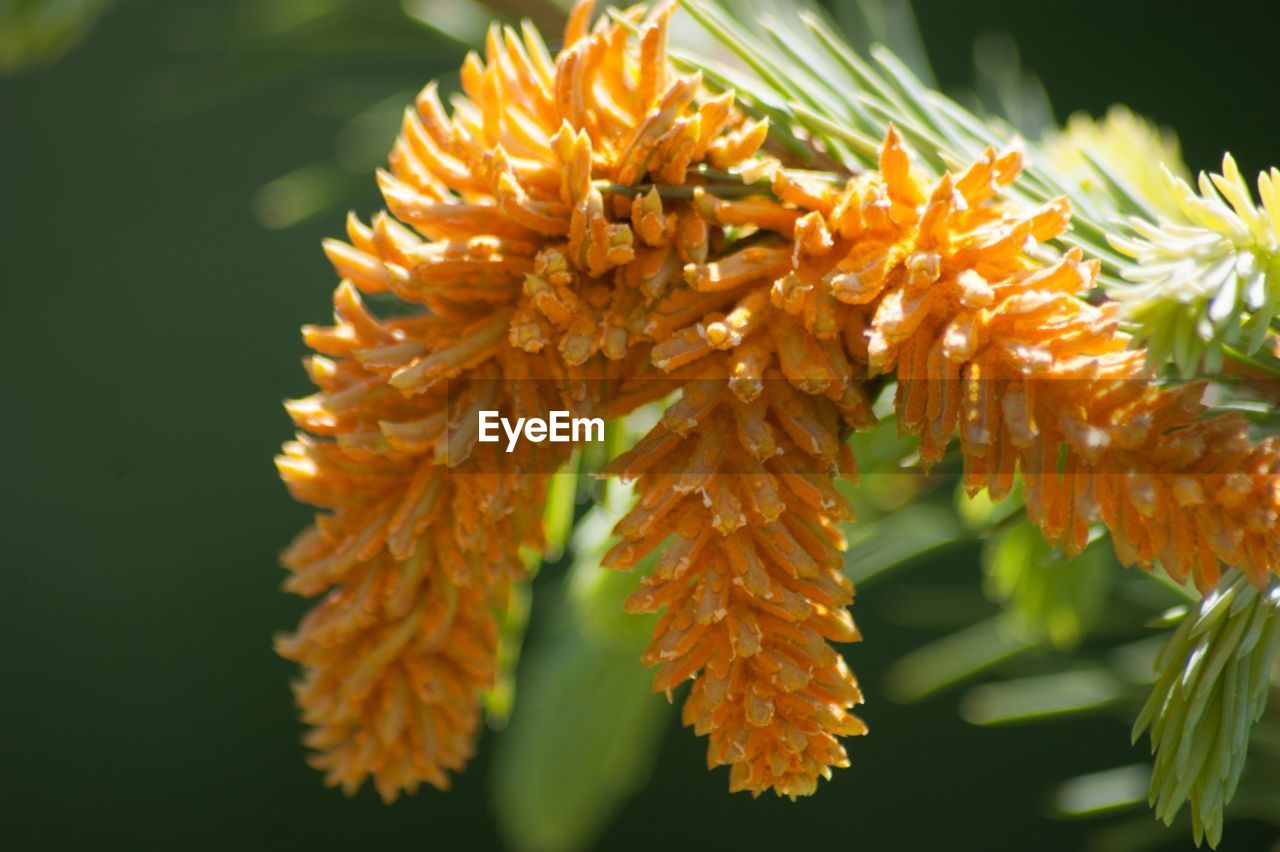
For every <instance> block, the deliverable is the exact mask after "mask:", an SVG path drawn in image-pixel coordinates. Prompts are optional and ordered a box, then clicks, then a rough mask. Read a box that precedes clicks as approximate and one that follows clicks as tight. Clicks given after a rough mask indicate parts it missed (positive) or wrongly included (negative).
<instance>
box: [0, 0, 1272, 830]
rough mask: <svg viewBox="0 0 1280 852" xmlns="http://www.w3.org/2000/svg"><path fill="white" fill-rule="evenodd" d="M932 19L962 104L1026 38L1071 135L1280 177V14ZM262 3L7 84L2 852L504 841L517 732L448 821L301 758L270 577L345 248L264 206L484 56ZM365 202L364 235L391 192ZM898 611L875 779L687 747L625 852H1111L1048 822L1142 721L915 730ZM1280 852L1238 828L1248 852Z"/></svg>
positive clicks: (106, 47) (926, 20)
mask: <svg viewBox="0 0 1280 852" xmlns="http://www.w3.org/2000/svg"><path fill="white" fill-rule="evenodd" d="M916 7H917V10H918V13H919V17H920V21H921V26H922V29H923V32H924V36H925V40H926V43H927V47H928V51H929V54H930V55H931V57H932V59H933V61H934V63H935V65H936V67H937V68H938V70H939V74H940V76H941V77H942V80H943V82H944V83H945V84H949V85H950V84H957V83H961V82H963V81H965V80H967V79H968V78H969V76H970V51H971V45H972V44H973V40H974V37H975V36H976V35H977V34H978V33H979V32H981V31H985V30H990V29H1000V30H1005V31H1007V32H1009V33H1011V34H1012V35H1014V37H1015V38H1016V39H1017V41H1018V43H1019V45H1020V46H1021V49H1022V54H1023V58H1024V61H1025V63H1026V64H1027V65H1028V66H1029V67H1031V68H1032V69H1034V70H1035V71H1036V72H1038V73H1039V74H1040V76H1041V77H1042V79H1043V80H1044V82H1045V85H1046V87H1047V88H1048V90H1049V92H1050V93H1051V94H1052V96H1053V99H1054V102H1055V105H1056V107H1057V110H1058V113H1059V115H1060V116H1062V115H1065V114H1066V113H1068V112H1070V111H1072V110H1075V109H1087V110H1091V111H1094V112H1098V111H1101V110H1103V109H1105V107H1106V106H1107V105H1108V104H1109V103H1111V102H1113V101H1123V102H1126V103H1128V104H1130V105H1131V106H1132V107H1134V108H1135V109H1137V110H1139V111H1141V112H1145V113H1148V114H1150V115H1152V116H1153V117H1155V118H1156V119H1157V120H1159V121H1161V122H1164V123H1167V124H1169V125H1171V126H1173V127H1176V128H1177V130H1178V131H1179V133H1180V134H1181V137H1182V140H1183V144H1184V151H1185V153H1186V155H1187V158H1188V161H1189V162H1190V163H1191V165H1192V166H1193V167H1194V168H1202V167H1212V166H1214V165H1216V161H1217V158H1218V157H1219V155H1220V152H1221V150H1222V149H1223V148H1224V147H1229V148H1231V149H1232V150H1233V151H1235V152H1236V154H1237V155H1238V158H1239V159H1240V162H1241V165H1242V167H1244V168H1245V170H1246V171H1250V170H1254V169H1257V168H1259V167H1261V166H1263V165H1269V164H1271V163H1273V162H1276V161H1280V144H1277V140H1278V139H1280V110H1277V104H1276V97H1275V92H1276V89H1275V84H1276V79H1277V78H1276V73H1275V68H1276V65H1275V63H1276V59H1277V57H1276V52H1275V44H1274V34H1275V31H1276V26H1277V24H1280V13H1277V12H1276V11H1274V5H1273V4H1270V3H1266V4H1264V3H1259V4H1256V5H1246V4H1237V3H1226V2H1217V3H1212V4H1190V3H1188V4H1184V5H1178V4H1166V3H1142V4H1138V3H1121V2H1115V0H1112V2H1076V3H1031V2H1025V0H1024V2H990V3H958V2H950V0H920V2H918V3H917V4H916ZM249 8H250V6H249V4H212V3H209V4H202V3H190V4H189V3H178V2H172V0H169V2H163V0H152V2H141V1H140V2H124V3H122V4H121V5H119V6H117V7H116V8H114V9H112V10H111V11H110V12H109V13H108V14H107V15H106V16H105V18H104V20H103V21H102V22H101V24H100V26H99V27H98V29H97V30H96V31H95V32H94V33H93V34H92V36H91V37H90V38H89V40H88V41H87V43H85V44H84V45H83V46H81V47H80V48H79V49H78V50H76V51H75V52H73V53H72V54H71V55H69V56H68V57H67V58H66V59H65V60H63V61H62V62H61V63H59V64H57V65H55V66H53V67H51V68H48V69H43V70H37V71H32V72H29V73H26V74H24V75H19V76H13V77H8V78H0V276H3V282H4V296H3V303H2V304H3V307H0V318H2V322H3V325H2V330H0V345H2V346H3V355H4V357H3V358H2V359H0V375H2V379H0V451H2V452H3V466H2V467H0V487H2V488H3V495H4V503H5V505H4V510H3V512H0V559H2V561H3V575H2V577H3V585H2V586H0V588H2V589H3V592H0V660H2V663H0V675H2V680H0V847H6V848H20V849H21V848H50V849H65V848H97V847H121V848H131V849H196V848H222V849H226V848H280V847H294V846H298V847H301V846H307V847H310V848H316V849H338V848H344V849H351V848H423V847H427V848H442V849H463V848H466V849H479V848H495V847H500V846H501V840H500V838H499V835H498V833H497V829H496V827H495V825H494V821H493V818H492V817H491V813H490V810H489V805H488V801H487V795H488V794H487V790H486V787H485V776H486V771H487V768H488V754H489V749H487V748H486V747H485V746H486V745H487V742H488V739H491V736H489V737H487V739H486V742H482V743H481V752H480V755H481V756H480V757H479V759H478V760H476V761H475V762H474V763H473V765H472V766H471V767H470V768H469V769H468V771H467V772H466V773H465V774H464V775H462V776H461V777H460V778H459V779H458V783H457V787H456V790H455V791H454V792H452V793H451V794H449V795H447V796H446V795H441V794H439V793H436V792H435V791H431V790H428V791H426V792H423V793H421V794H419V795H418V796H416V797H412V798H409V799H407V800H403V801H401V802H400V803H399V804H397V805H395V806H393V807H384V806H383V805H382V804H381V803H380V802H379V801H378V800H377V799H376V797H375V796H374V795H373V794H372V792H371V791H370V790H368V789H365V790H363V791H362V792H361V793H360V795H358V796H357V797H356V798H354V799H347V798H344V797H343V796H342V795H341V794H339V793H337V792H334V791H332V790H328V789H326V788H324V787H323V786H322V784H321V779H320V776H319V775H318V774H316V773H314V772H313V771H312V770H310V769H309V768H307V767H306V766H305V764H304V762H303V749H302V748H301V746H300V745H299V744H298V738H299V734H300V727H299V725H298V723H297V722H296V720H295V714H294V708H293V704H292V700H291V696H290V694H289V690H288V681H289V679H290V678H291V677H292V676H293V674H294V671H293V667H292V666H291V665H290V664H287V663H285V662H283V661H281V660H279V659H278V658H277V657H275V656H274V654H273V653H272V651H271V637H272V634H273V633H274V632H276V631H279V630H282V629H287V628H290V627H291V626H292V625H293V624H294V623H295V622H296V620H297V618H298V616H299V615H300V613H301V612H302V611H303V608H304V604H303V602H302V601H300V600H297V599H295V598H293V597H290V596H287V595H285V594H284V593H282V592H281V591H279V583H280V581H281V579H282V576H283V574H282V571H281V569H280V568H279V567H278V566H277V564H276V554H277V552H278V551H279V550H280V549H281V548H282V547H283V546H284V545H285V543H287V541H288V540H289V538H290V536H291V535H292V534H293V533H294V532H295V531H296V530H297V529H299V528H300V527H301V526H302V525H303V524H304V523H305V522H306V519H307V517H308V512H307V511H306V510H305V509H303V508H301V507H299V506H296V505H294V504H292V503H291V502H290V501H289V499H288V498H287V496H286V494H285V491H284V489H283V487H282V486H281V485H280V484H279V482H278V481H277V479H276V476H275V472H274V469H273V467H272V463H271V457H272V455H273V453H274V452H275V451H276V449H277V447H278V444H279V443H280V441H281V440H282V439H285V438H287V437H288V436H289V434H290V426H289V423H288V420H287V418H286V417H285V415H284V413H283V412H282V411H281V408H280V401H281V400H282V399H284V398H285V397H288V396H292V395H300V394H303V393H305V392H307V385H306V381H305V376H304V375H303V372H302V370H301V369H300V367H299V358H300V357H301V356H302V354H303V349H302V345H301V343H300V341H299V337H298V332H297V327H298V325H299V324H300V323H303V322H315V321H324V320H325V319H326V318H327V316H328V314H329V294H330V291H331V288H332V286H333V284H334V276H333V275H332V273H331V271H330V270H329V268H328V266H327V264H326V262H325V260H324V258H323V256H322V254H321V252H320V250H319V241H320V239H321V237H322V236H324V235H328V234H337V233H338V232H339V231H340V230H341V227H342V216H341V210H340V209H333V210H331V211H329V212H326V213H324V214H323V215H320V216H318V217H315V218H313V219H311V220H309V221H307V222H305V223H304V224H302V225H299V226H297V227H294V228H290V229H286V230H280V231H268V230H265V229H264V228H262V227H261V226H260V225H258V224H257V223H256V222H255V220H254V218H253V216H252V215H251V200H252V198H253V197H254V194H255V192H256V191H257V190H258V188H259V187H260V186H261V185H262V184H264V183H265V182H267V181H269V180H271V179H273V178H276V177H278V176H279V175H281V174H284V173H286V172H288V171H290V170H292V169H294V168H297V167H299V166H302V165H305V164H307V163H311V162H315V161H320V160H326V159H328V158H331V157H332V155H333V152H334V145H335V136H336V134H337V128H338V124H337V121H336V119H335V118H334V117H333V116H334V114H335V112H336V111H337V110H336V108H334V107H333V106H332V101H333V100H334V97H333V96H332V92H333V91H335V90H336V91H340V92H345V93H346V94H345V95H344V97H348V98H357V97H364V96H366V95H367V96H368V97H369V98H371V99H372V98H380V97H384V96H386V95H388V94H391V93H393V92H396V91H398V90H407V89H412V88H416V87H417V86H418V85H419V84H420V83H421V82H423V81H425V80H426V79H428V78H430V77H433V76H436V75H439V74H444V73H446V72H447V69H449V68H451V67H454V66H455V65H456V62H457V60H458V58H459V52H458V49H457V47H456V46H455V45H452V44H449V43H447V42H444V41H439V40H436V39H435V38H433V37H432V36H430V35H429V34H427V33H426V32H425V31H417V30H412V29H404V30H403V32H398V31H397V30H395V29H390V30H389V29H388V26H387V24H388V22H394V20H395V19H396V16H395V14H394V13H393V12H394V10H391V11H388V10H387V9H386V8H385V7H384V6H383V4H370V5H369V7H368V8H367V10H366V11H365V12H363V13H359V12H358V13H357V14H354V15H353V16H352V17H351V19H350V22H349V25H348V26H346V27H344V28H343V30H342V31H340V32H335V33H331V34H328V35H324V34H321V35H320V36H318V37H316V38H314V39H311V40H307V41H302V42H297V43H290V42H288V41H285V42H280V41H279V40H275V41H262V40H261V39H252V38H249V37H248V36H246V35H245V24H244V22H245V20H246V9H249ZM387 141H388V142H389V141H390V140H389V139H388V140H387ZM353 187H354V189H353V193H354V194H353V195H352V196H351V198H350V202H349V203H352V204H354V205H355V206H356V207H357V209H358V210H360V211H361V212H362V213H365V214H367V213H368V212H370V211H371V210H372V209H373V207H374V205H375V195H374V192H373V182H372V178H371V176H370V177H369V178H368V179H367V180H366V179H364V178H354V181H353ZM948 561H949V562H950V564H948V565H939V566H935V567H934V568H933V569H932V570H936V571H939V572H945V571H950V572H951V573H952V574H953V575H955V576H957V577H963V578H964V579H965V580H966V581H974V582H976V576H977V569H976V563H975V560H974V558H973V553H972V552H967V551H966V552H963V553H960V554H953V555H952V556H951V557H949V560H948ZM546 581H547V582H551V581H552V578H551V577H548V578H547V580H546ZM886 588H887V587H886ZM882 592H883V590H882V588H881V587H873V588H871V589H868V590H867V591H866V593H865V594H863V595H862V596H860V598H859V601H858V606H857V607H856V609H855V613H856V615H857V617H858V620H859V623H860V625H861V626H862V629H863V632H864V633H865V634H866V635H867V636H868V637H869V641H868V642H866V643H865V644H864V645H863V646H859V647H857V648H855V649H853V650H852V653H851V655H850V657H851V663H852V664H853V666H854V668H855V669H856V670H857V671H858V673H859V675H860V677H861V679H862V680H863V682H864V684H865V687H866V689H867V691H868V694H869V696H870V698H871V703H870V704H869V705H868V706H867V707H866V708H865V718H866V719H867V720H868V721H869V723H870V725H871V728H872V731H873V734H872V735H871V736H870V737H868V738H866V739H863V740H859V741H854V742H852V743H851V744H850V745H851V749H850V750H851V752H852V757H853V762H854V766H853V768H852V769H851V770H847V771H844V772H841V773H839V774H838V775H837V778H836V780H835V781H834V782H832V783H830V784H827V785H824V786H823V788H822V789H821V791H820V793H819V795H817V796H816V797H813V798H811V799H808V800H804V801H801V802H799V803H796V804H791V803H788V802H785V801H776V800H774V799H771V798H770V799H763V798H762V799H760V800H758V801H752V800H751V799H750V798H748V797H745V796H742V795H737V796H730V795H728V794H727V793H726V792H725V788H726V785H727V778H726V773H725V772H724V770H719V771H716V772H710V773H708V772H707V771H706V770H705V767H704V759H703V748H704V744H703V743H702V742H701V741H699V740H698V739H696V738H695V737H694V736H693V735H692V734H691V733H690V732H688V731H685V730H678V729H676V728H675V726H674V724H673V728H672V730H671V731H670V732H669V736H668V737H667V738H666V741H665V744H664V746H663V753H662V755H661V757H660V759H659V762H658V769H657V774H656V775H655V777H654V779H653V781H652V782H651V783H650V784H649V785H648V787H647V788H646V789H645V791H644V792H643V793H642V794H641V795H639V796H638V797H636V798H635V800H634V801H633V802H632V803H631V804H630V805H629V807H628V808H627V809H626V810H625V812H624V813H623V814H622V815H621V816H620V817H619V818H618V820H617V821H616V823H615V824H614V825H613V826H612V828H611V829H610V831H609V833H608V834H607V836H606V837H605V839H604V841H603V844H604V848H610V849H620V848H640V847H646V846H655V847H656V846H659V845H660V846H662V847H665V848H676V849H684V848H690V849H692V848H708V847H709V848H742V849H757V848H760V849H764V848H776V849H796V848H816V847H819V846H823V847H828V848H857V849H888V848H902V849H1019V850H1020V849H1049V848H1055V849H1075V848H1080V847H1081V845H1082V843H1083V842H1084V838H1085V837H1086V835H1087V833H1088V832H1089V831H1091V830H1092V829H1093V826H1091V825H1085V824H1080V823H1062V822H1056V821H1053V820H1050V819H1049V818H1047V817H1045V816H1043V814H1044V812H1045V799H1044V796H1045V794H1046V792H1047V790H1048V789H1049V788H1050V786H1051V784H1052V783H1053V782H1054V781H1055V780H1060V779H1063V778H1066V777H1069V776H1070V775H1072V774H1075V773H1080V772H1088V771H1093V770H1097V769H1102V768H1107V767H1109V766H1114V765H1119V764H1122V763H1130V762H1133V761H1135V760H1137V759H1139V758H1140V754H1139V753H1138V752H1136V751H1134V750H1130V749H1129V747H1128V745H1127V731H1126V730H1125V726H1124V724H1123V723H1122V722H1121V721H1117V720H1113V719H1109V718H1099V719H1095V720H1092V721H1087V722H1072V723H1065V724H1058V725H1045V726H1036V727H1029V728H1017V729H1009V730H985V729H978V728H974V727H970V726H968V725H966V724H965V723H963V722H961V721H960V720H959V718H958V717H957V715H956V712H955V706H954V700H953V698H952V697H950V696H943V697H941V698H938V699H935V700H933V701H930V702H926V703H925V704H923V705H919V706H909V707H902V706H895V705H893V704H890V703H889V702H887V701H886V700H884V699H883V698H880V697H878V694H879V692H880V690H879V683H880V680H881V675H882V673H883V671H884V669H885V667H886V665H887V664H888V662H889V661H890V660H892V659H893V658H894V657H895V656H898V655H900V654H902V653H903V652H904V651H906V650H908V649H910V648H912V647H915V646H917V645H919V644H921V643H923V642H924V641H925V640H926V639H928V638H929V637H928V636H927V635H924V634H921V633H919V632H915V631H910V630H906V629H903V628H899V627H894V626H891V625H889V624H887V623H886V622H884V621H883V620H882V619H881V618H878V617H877V600H878V598H879V595H880V594H882ZM536 615H537V612H536V611H535V618H536ZM1267 840H1268V835H1267V832H1266V831H1265V830H1264V829H1263V828H1262V827H1261V826H1250V825H1248V824H1245V825H1236V826H1232V827H1230V828H1229V830H1228V842H1227V843H1226V844H1225V846H1224V848H1226V849H1249V848H1260V847H1261V846H1262V844H1264V843H1265V842H1267ZM1171 848H1177V847H1176V846H1175V847H1171Z"/></svg>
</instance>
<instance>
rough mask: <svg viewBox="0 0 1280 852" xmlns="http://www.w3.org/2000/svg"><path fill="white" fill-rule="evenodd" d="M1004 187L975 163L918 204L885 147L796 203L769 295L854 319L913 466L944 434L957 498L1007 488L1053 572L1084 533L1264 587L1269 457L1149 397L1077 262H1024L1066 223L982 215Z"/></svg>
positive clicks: (1272, 467) (1010, 172) (1276, 474)
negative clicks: (800, 229) (833, 307)
mask: <svg viewBox="0 0 1280 852" xmlns="http://www.w3.org/2000/svg"><path fill="white" fill-rule="evenodd" d="M1019 167H1020V158H1019V157H1018V156H1017V155H1016V153H1015V154H1010V155H1006V156H1003V157H996V156H995V154H994V153H992V152H988V154H987V156H985V157H984V158H983V159H981V160H979V161H978V162H977V163H975V164H974V165H973V166H972V167H971V168H970V169H969V170H968V171H967V172H965V173H964V174H963V175H961V176H960V177H958V178H953V177H952V176H950V175H944V176H943V177H942V179H941V180H939V181H937V182H936V183H935V184H934V185H932V186H927V185H924V184H922V183H921V182H920V181H919V180H917V178H916V177H914V176H913V175H912V173H911V169H910V164H909V161H908V159H907V155H906V152H905V150H904V149H903V147H902V144H901V140H900V138H899V137H898V135H897V134H896V133H895V132H893V131H892V130H891V131H890V134H889V137H888V139H887V140H886V142H885V146H884V150H883V153H882V156H881V162H880V172H879V173H878V174H874V173H873V174H867V175H864V176H862V177H860V178H858V179H856V180H854V181H853V182H852V183H851V184H850V186H849V188H848V189H847V190H845V191H844V192H842V193H840V194H839V195H838V196H837V197H835V198H829V199H820V200H819V201H820V203H817V204H812V203H809V202H808V201H806V200H805V199H797V201H798V206H801V207H803V208H804V209H807V210H810V211H811V214H810V215H812V214H818V215H820V216H821V217H822V220H821V221H822V226H823V227H822V231H821V234H820V235H819V238H817V239H808V240H807V243H805V244H802V243H801V241H799V240H797V242H796V252H797V257H801V258H802V261H801V263H800V264H798V265H797V271H796V273H795V276H793V278H791V279H787V280H784V281H780V282H779V285H778V286H779V290H780V291H782V292H784V293H785V292H791V291H794V292H799V293H803V294H804V297H805V299H810V300H811V299H813V298H816V296H815V295H814V294H816V293H819V292H827V293H830V294H831V295H832V296H833V297H834V298H836V299H838V300H840V301H841V302H844V303H847V304H854V305H864V306H865V317H866V318H865V326H866V334H867V359H868V367H869V370H870V373H871V374H873V375H874V374H880V373H886V372H888V373H893V374H894V375H895V376H896V378H897V379H898V394H897V414H898V418H899V424H900V428H901V429H902V430H903V431H904V432H910V433H913V434H917V435H919V436H920V438H921V456H922V458H923V459H924V460H925V461H926V462H933V461H936V460H938V459H939V458H940V457H941V455H942V453H943V451H944V450H945V448H946V446H947V444H948V443H949V442H950V440H951V438H952V436H953V435H954V434H956V433H957V432H958V433H959V437H960V447H961V450H962V452H963V455H964V463H965V481H966V485H967V487H968V488H969V490H970V491H971V492H976V491H978V490H980V489H982V488H987V489H989V491H990V493H991V495H992V496H993V497H996V498H1000V497H1003V496H1004V495H1005V494H1007V493H1008V492H1009V489H1010V487H1011V486H1012V484H1013V481H1014V476H1015V473H1017V472H1019V471H1020V472H1021V474H1022V476H1023V481H1024V495H1025V499H1026V504H1027V512H1028V515H1029V516H1030V517H1031V519H1032V520H1033V521H1034V522H1036V523H1037V524H1039V525H1040V527H1041V528H1042V530H1043V531H1044V533H1045V536H1046V538H1047V539H1048V540H1049V541H1050V542H1051V543H1055V544H1061V546H1062V547H1063V549H1064V550H1065V551H1066V552H1067V553H1068V554H1076V553H1079V552H1080V551H1081V550H1082V549H1083V548H1084V546H1085V544H1086V542H1087V539H1088V530H1089V525H1090V524H1091V523H1094V522H1096V521H1102V522H1104V523H1105V524H1106V526H1107V527H1108V528H1109V529H1110V530H1111V532H1112V538H1113V541H1114V544H1115V548H1116V552H1117V554H1118V555H1119V557H1120V559H1121V560H1122V561H1123V562H1124V563H1125V564H1134V563H1137V564H1139V565H1142V566H1144V567H1150V566H1151V565H1152V563H1153V561H1154V560H1159V562H1160V564H1161V565H1162V566H1163V567H1164V569H1165V570H1166V571H1168V572H1169V573H1170V574H1171V575H1172V576H1174V577H1175V578H1177V579H1179V580H1185V579H1186V578H1187V577H1188V576H1190V577H1193V578H1194V580H1195V582H1196V584H1197V586H1199V587H1200V588H1201V589H1207V588H1210V587H1212V586H1214V585H1216V583H1217V582H1218V577H1219V563H1220V562H1225V563H1228V564H1231V565H1235V566H1238V567H1240V568H1241V569H1242V570H1244V571H1245V572H1246V573H1247V574H1248V575H1249V576H1250V577H1251V578H1252V579H1253V580H1254V582H1255V583H1258V584H1260V585H1261V584H1263V583H1264V582H1265V581H1266V578H1267V576H1268V574H1270V573H1276V572H1277V571H1280V526H1278V524H1280V442H1277V441H1276V440H1275V439H1269V440H1267V441H1264V442H1262V443H1261V444H1258V445H1254V444H1252V443H1251V441H1250V439H1249V435H1248V428H1247V423H1246V421H1245V420H1244V419H1243V418H1242V417H1241V416H1240V415H1238V414H1228V415H1222V416H1214V417H1206V416H1205V414H1206V410H1207V409H1206V406H1205V405H1204V404H1203V403H1202V402H1201V396H1202V390H1203V389H1202V388H1201V387H1199V386H1196V385H1189V386H1183V387H1179V388H1176V389H1165V388H1161V387H1159V386H1157V384H1156V383H1155V382H1154V381H1153V376H1152V374H1151V372H1150V371H1149V369H1148V367H1147V365H1146V363H1145V353H1143V352H1142V351H1141V350H1139V349H1133V348H1130V340H1129V338H1128V337H1127V336H1126V335H1124V334H1121V333H1119V332H1118V331H1117V319H1116V311H1115V310H1114V309H1113V308H1114V306H1113V305H1111V304H1108V305H1104V306H1102V307H1095V306H1093V305H1091V304H1090V303H1089V302H1087V301H1086V300H1085V299H1084V298H1083V297H1084V296H1085V294H1086V293H1087V292H1088V291H1089V289H1090V288H1091V287H1092V285H1093V279H1094V276H1095V274H1096V272H1097V264H1096V262H1089V261H1085V260H1083V259H1082V258H1081V256H1080V253H1079V252H1078V251H1072V252H1069V253H1068V254H1067V255H1065V256H1064V257H1063V258H1062V259H1061V260H1060V261H1059V262H1057V263H1056V264H1054V265H1052V266H1047V267H1045V266H1043V265H1042V264H1040V263H1038V262H1036V261H1034V260H1032V259H1031V258H1030V257H1029V256H1028V255H1027V253H1026V251H1025V248H1026V246H1027V245H1028V244H1029V242H1031V241H1037V240H1039V241H1043V240H1047V239H1050V238H1052V237H1054V236H1056V235H1058V234H1059V233H1061V232H1062V231H1063V229H1065V228H1066V226H1067V224H1068V220H1069V208H1068V205H1067V203H1066V201H1065V200H1058V201H1053V202H1050V203H1048V204H1046V205H1044V206H1042V207H1040V208H1038V209H1027V210H1021V209H1017V208H1011V207H1008V206H1007V205H1002V204H999V203H997V202H993V201H992V196H993V194H994V193H995V192H996V191H997V190H998V188H999V187H1000V186H1001V185H1003V184H1007V183H1008V182H1009V181H1011V180H1013V179H1014V177H1015V176H1016V175H1017V172H1018V170H1019ZM784 297H785V296H784Z"/></svg>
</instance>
